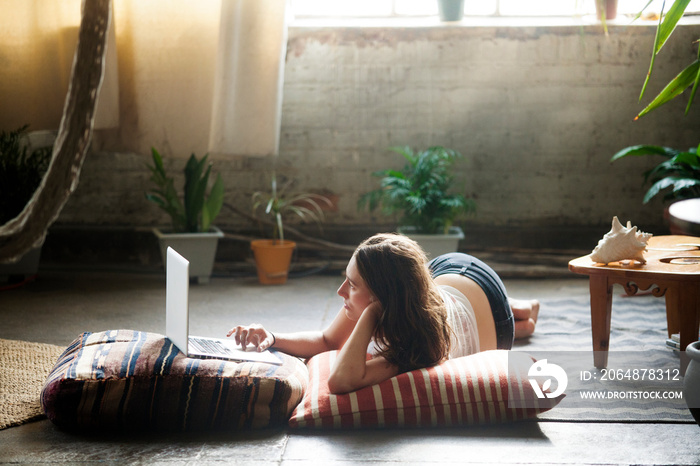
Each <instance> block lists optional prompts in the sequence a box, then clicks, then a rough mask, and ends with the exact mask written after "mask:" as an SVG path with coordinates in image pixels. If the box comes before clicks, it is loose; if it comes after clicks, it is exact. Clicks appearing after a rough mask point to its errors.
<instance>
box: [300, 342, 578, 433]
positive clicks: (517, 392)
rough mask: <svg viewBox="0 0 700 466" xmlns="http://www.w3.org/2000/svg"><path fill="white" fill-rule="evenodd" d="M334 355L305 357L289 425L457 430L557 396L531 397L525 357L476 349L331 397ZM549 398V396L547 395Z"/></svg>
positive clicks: (520, 414) (550, 402)
mask: <svg viewBox="0 0 700 466" xmlns="http://www.w3.org/2000/svg"><path fill="white" fill-rule="evenodd" d="M336 356H337V352H336V351H331V352H327V353H322V354H319V355H316V356H314V357H313V358H311V359H310V360H309V361H308V363H307V365H308V367H309V387H308V388H307V391H306V393H305V395H304V398H303V400H302V401H301V403H300V404H299V406H297V408H296V409H295V410H294V412H293V413H292V416H291V418H290V421H289V425H290V426H291V427H294V428H323V429H326V428H338V429H345V428H363V427H384V426H402V427H417V426H461V425H471V424H490V423H499V422H507V421H515V420H519V419H525V418H530V417H534V416H536V415H537V414H538V413H540V412H544V411H547V410H549V409H551V408H553V407H554V406H556V405H557V404H558V403H559V402H560V401H561V399H562V398H563V396H564V395H559V396H556V397H552V398H548V397H547V396H549V395H548V393H549V392H548V391H545V393H543V395H544V398H541V399H540V398H539V397H537V394H536V393H535V392H534V389H533V387H532V385H531V384H530V383H529V377H528V371H529V369H530V367H531V366H532V364H533V362H534V360H533V359H532V358H531V357H530V356H529V355H527V354H525V353H517V352H509V351H504V350H495V351H484V352H481V353H477V354H473V355H471V356H466V357H462V358H456V359H451V360H449V361H447V362H445V363H443V364H441V365H439V366H436V367H431V368H426V369H419V370H415V371H411V372H406V373H403V374H399V375H397V376H396V377H393V378H391V379H389V380H385V381H384V382H382V383H380V384H377V385H373V386H370V387H365V388H362V389H360V390H358V391H356V392H352V393H348V394H342V395H333V394H330V393H329V390H328V376H329V374H330V370H331V367H332V365H333V362H334V360H335V358H336ZM552 395H554V394H552Z"/></svg>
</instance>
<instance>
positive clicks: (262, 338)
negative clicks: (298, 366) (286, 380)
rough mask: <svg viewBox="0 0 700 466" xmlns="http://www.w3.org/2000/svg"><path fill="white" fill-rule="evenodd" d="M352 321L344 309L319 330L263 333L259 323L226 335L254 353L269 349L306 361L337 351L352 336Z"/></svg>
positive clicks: (239, 327) (234, 329)
mask: <svg viewBox="0 0 700 466" xmlns="http://www.w3.org/2000/svg"><path fill="white" fill-rule="evenodd" d="M354 327H355V322H353V321H352V320H350V319H348V317H347V316H346V315H345V311H344V310H343V309H341V310H340V312H338V314H337V315H336V316H335V319H333V322H331V324H330V325H329V326H328V327H327V328H326V329H324V330H322V331H310V332H293V333H282V332H281V333H277V332H275V333H274V335H273V333H272V332H270V331H268V330H266V329H265V328H264V327H263V326H262V325H260V324H252V325H247V326H243V325H239V326H238V327H234V328H232V329H231V330H230V331H229V332H228V334H227V335H226V336H228V337H231V336H235V339H236V344H237V345H241V346H243V347H244V348H245V347H246V346H248V345H253V346H255V348H256V349H257V351H264V350H266V349H268V348H270V347H272V346H274V348H275V349H278V350H280V351H283V352H285V353H287V354H291V355H293V356H298V357H300V358H309V357H311V356H314V355H316V354H319V353H323V352H325V351H331V350H336V349H339V348H340V347H342V346H343V344H344V343H345V341H346V340H347V339H348V337H349V336H350V334H351V333H352V329H353V328H354Z"/></svg>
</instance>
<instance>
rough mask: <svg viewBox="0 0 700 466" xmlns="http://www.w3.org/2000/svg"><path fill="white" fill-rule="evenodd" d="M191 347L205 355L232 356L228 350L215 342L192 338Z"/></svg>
mask: <svg viewBox="0 0 700 466" xmlns="http://www.w3.org/2000/svg"><path fill="white" fill-rule="evenodd" d="M190 345H191V346H192V347H193V348H194V349H195V350H196V351H198V352H200V353H205V354H231V351H229V349H228V348H226V347H225V346H224V345H222V344H221V343H219V342H218V341H215V340H207V339H204V338H194V337H190Z"/></svg>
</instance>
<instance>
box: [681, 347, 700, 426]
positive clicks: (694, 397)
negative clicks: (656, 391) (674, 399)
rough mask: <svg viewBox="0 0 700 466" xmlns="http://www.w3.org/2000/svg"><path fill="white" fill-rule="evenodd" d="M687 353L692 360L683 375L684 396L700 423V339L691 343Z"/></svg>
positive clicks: (691, 411) (699, 423)
mask: <svg viewBox="0 0 700 466" xmlns="http://www.w3.org/2000/svg"><path fill="white" fill-rule="evenodd" d="M685 354H686V356H688V358H689V359H690V362H689V364H688V368H687V369H686V370H685V376H684V377H683V398H684V399H685V403H686V404H687V405H688V409H689V410H690V414H692V415H693V417H694V418H695V422H697V423H698V425H700V341H696V342H695V343H691V344H689V345H688V347H687V348H686V349H685Z"/></svg>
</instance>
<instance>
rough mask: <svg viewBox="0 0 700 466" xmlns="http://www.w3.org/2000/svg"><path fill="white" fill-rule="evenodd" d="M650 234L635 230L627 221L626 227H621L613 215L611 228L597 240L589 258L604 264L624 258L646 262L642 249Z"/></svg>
mask: <svg viewBox="0 0 700 466" xmlns="http://www.w3.org/2000/svg"><path fill="white" fill-rule="evenodd" d="M652 236H653V235H652V234H651V233H643V232H641V231H637V227H636V226H635V227H633V226H632V225H631V223H630V222H627V227H623V226H622V224H621V223H620V221H619V220H618V219H617V217H613V220H612V229H611V230H610V231H609V232H607V233H606V234H605V236H603V238H602V239H601V240H600V241H598V246H596V247H595V249H594V250H593V252H592V253H591V255H590V258H591V260H592V261H593V262H597V263H600V264H606V265H607V264H608V263H610V262H615V261H621V260H625V259H628V260H636V261H639V262H641V263H642V264H646V262H647V261H646V259H644V251H646V249H647V242H648V241H649V238H651V237H652Z"/></svg>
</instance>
